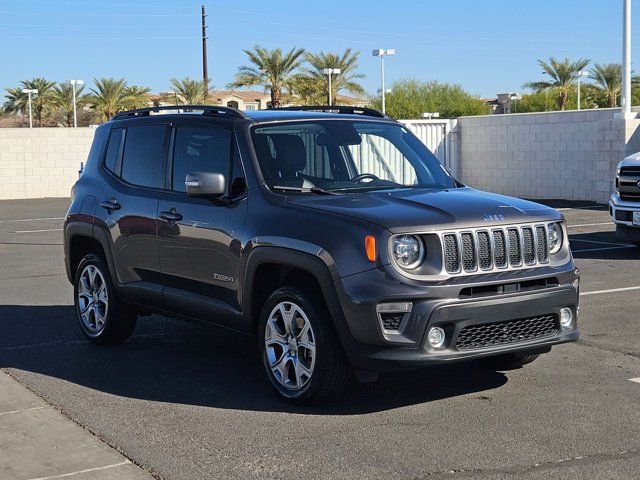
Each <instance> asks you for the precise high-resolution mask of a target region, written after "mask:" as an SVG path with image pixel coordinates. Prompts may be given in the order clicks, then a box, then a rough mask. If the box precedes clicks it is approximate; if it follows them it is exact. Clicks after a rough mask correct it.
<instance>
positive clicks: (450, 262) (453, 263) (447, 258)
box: [444, 235, 460, 273]
mask: <svg viewBox="0 0 640 480" xmlns="http://www.w3.org/2000/svg"><path fill="white" fill-rule="evenodd" d="M444 267H445V269H446V270H447V272H449V273H454V272H458V271H460V254H459V252H458V240H457V239H456V236H455V235H445V236H444Z"/></svg>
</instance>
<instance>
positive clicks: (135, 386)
mask: <svg viewBox="0 0 640 480" xmlns="http://www.w3.org/2000/svg"><path fill="white" fill-rule="evenodd" d="M255 352H256V348H255V339H254V338H253V337H246V336H243V335H239V334H237V333H234V332H230V331H227V330H224V329H220V328H217V327H210V326H202V325H196V324H190V323H186V322H181V321H177V320H172V319H169V318H166V317H161V316H155V315H154V316H151V317H143V318H142V319H141V320H140V321H139V322H138V326H137V328H136V332H135V333H134V336H133V337H131V338H130V339H129V341H127V342H126V343H125V344H123V345H121V346H117V347H104V346H96V345H93V344H91V343H89V342H88V341H87V340H85V339H84V337H83V336H82V334H81V333H80V330H79V327H78V326H77V325H76V319H75V315H74V311H73V306H70V305H69V306H25V305H0V368H10V369H12V368H13V369H18V370H23V371H26V372H34V373H37V374H41V375H46V376H48V377H51V378H53V379H55V378H57V379H61V380H65V381H67V382H72V383H74V384H77V385H79V386H82V387H86V388H90V389H93V390H97V391H102V392H105V393H109V394H112V395H118V396H122V397H129V398H135V399H143V400H152V401H155V402H173V403H181V404H189V405H199V406H210V407H214V408H229V409H236V410H251V411H281V412H291V413H298V414H314V415H325V414H326V415H358V414H365V413H370V412H376V411H383V410H388V409H393V408H398V407H402V406H407V405H414V404H421V403H425V402H431V401H434V400H439V399H443V398H451V397H456V396H459V395H465V394H477V395H476V396H475V397H474V398H476V399H478V400H486V399H488V397H487V395H486V393H484V392H487V391H489V390H492V389H495V388H498V387H500V386H502V385H504V384H505V383H506V382H507V377H506V376H505V375H504V374H502V373H499V372H494V371H489V370H485V369H483V368H482V367H481V366H480V365H479V364H477V363H475V362H470V363H463V364H457V365H447V366H443V367H439V368H429V369H421V370H413V371H407V372H399V373H393V374H383V375H382V376H381V378H380V380H379V381H378V382H377V383H374V384H367V385H361V384H357V383H355V382H354V383H353V384H352V385H351V386H350V388H349V389H348V391H347V392H346V394H345V396H344V397H343V398H342V399H341V400H339V401H337V402H335V403H334V404H332V405H328V406H318V407H297V406H292V405H288V404H286V403H284V402H282V401H281V400H279V399H278V398H277V397H276V396H275V394H274V393H273V392H272V391H271V387H270V386H269V385H268V381H267V380H266V379H265V378H264V376H263V373H262V371H261V367H260V365H259V363H258V359H257V354H256V353H255ZM17 376H18V377H20V376H21V375H20V374H18V375H17ZM57 388H65V387H64V385H63V384H61V385H60V386H59V387H57Z"/></svg>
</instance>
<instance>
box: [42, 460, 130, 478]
mask: <svg viewBox="0 0 640 480" xmlns="http://www.w3.org/2000/svg"><path fill="white" fill-rule="evenodd" d="M130 464H131V462H130V461H129V460H125V461H124V462H120V463H114V464H113V465H105V466H104V467H95V468H87V469H86V470H78V471H77V472H71V473H63V474H62V475H53V476H51V477H38V478H32V479H31V480H51V479H53V478H67V477H73V476H74V475H81V474H83V473H91V472H99V471H101V470H108V469H109V468H116V467H122V466H124V465H130Z"/></svg>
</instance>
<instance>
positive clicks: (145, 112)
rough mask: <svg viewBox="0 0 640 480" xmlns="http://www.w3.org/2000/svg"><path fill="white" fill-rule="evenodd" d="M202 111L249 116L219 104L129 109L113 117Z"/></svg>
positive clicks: (229, 115)
mask: <svg viewBox="0 0 640 480" xmlns="http://www.w3.org/2000/svg"><path fill="white" fill-rule="evenodd" d="M200 110H201V111H202V115H212V116H220V117H228V118H248V117H247V115H246V114H245V113H244V112H241V111H240V110H238V109H237V108H231V107H220V106H218V105H164V106H161V107H148V108H138V109H136V110H127V111H126V112H120V113H118V114H117V115H116V116H114V117H113V118H112V120H122V119H124V118H134V117H148V116H150V115H151V114H152V113H158V112H161V111H174V112H176V113H188V112H193V111H200Z"/></svg>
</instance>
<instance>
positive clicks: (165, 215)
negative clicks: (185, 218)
mask: <svg viewBox="0 0 640 480" xmlns="http://www.w3.org/2000/svg"><path fill="white" fill-rule="evenodd" d="M158 216H159V217H160V218H161V219H163V220H166V221H167V223H168V224H170V225H171V224H173V223H176V222H179V221H180V220H182V215H180V214H179V213H178V212H176V209H175V208H172V209H171V210H169V211H168V212H160V213H159V214H158Z"/></svg>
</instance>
